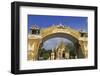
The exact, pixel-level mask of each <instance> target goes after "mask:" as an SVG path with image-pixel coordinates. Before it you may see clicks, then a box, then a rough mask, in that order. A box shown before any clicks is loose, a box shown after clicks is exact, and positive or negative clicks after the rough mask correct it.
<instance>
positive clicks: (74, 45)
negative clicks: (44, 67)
mask: <svg viewBox="0 0 100 76" xmlns="http://www.w3.org/2000/svg"><path fill="white" fill-rule="evenodd" d="M54 38H55V39H56V38H60V39H61V40H65V41H66V40H67V41H69V42H70V43H67V46H69V47H70V48H69V49H72V50H73V51H72V50H71V51H69V52H70V54H69V55H70V57H69V58H72V59H73V58H74V59H75V58H84V54H83V52H82V49H81V47H80V44H79V41H78V39H76V38H75V37H73V36H71V35H70V34H66V33H53V34H50V35H47V36H45V37H44V38H43V39H42V43H41V44H40V47H39V51H38V59H39V60H42V59H43V58H42V56H41V48H42V50H45V49H44V48H43V46H44V43H45V42H47V41H48V40H50V39H54ZM61 40H60V41H61ZM52 43H53V42H52ZM70 45H71V46H70ZM65 46H66V45H65ZM53 49H54V48H53ZM48 50H49V54H47V55H49V56H50V53H51V51H52V49H48Z"/></svg>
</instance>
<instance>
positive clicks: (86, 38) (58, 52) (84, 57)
mask: <svg viewBox="0 0 100 76" xmlns="http://www.w3.org/2000/svg"><path fill="white" fill-rule="evenodd" d="M97 67H98V62H97V7H96V6H80V5H63V4H49V3H31V2H16V1H15V2H12V3H11V73H13V74H26V73H44V72H59V71H73V70H87V69H97Z"/></svg>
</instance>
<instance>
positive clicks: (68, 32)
mask: <svg viewBox="0 0 100 76" xmlns="http://www.w3.org/2000/svg"><path fill="white" fill-rule="evenodd" d="M30 30H31V32H30V33H29V34H28V60H37V59H38V52H39V47H40V46H41V45H42V43H43V42H45V41H46V40H48V39H50V38H54V37H63V38H67V39H68V40H70V41H72V42H73V43H74V45H75V47H76V52H77V58H86V57H87V56H88V50H87V33H85V32H80V31H77V30H74V29H72V28H70V27H65V26H63V25H61V24H60V25H52V26H51V27H48V28H43V29H39V28H38V27H31V28H30Z"/></svg>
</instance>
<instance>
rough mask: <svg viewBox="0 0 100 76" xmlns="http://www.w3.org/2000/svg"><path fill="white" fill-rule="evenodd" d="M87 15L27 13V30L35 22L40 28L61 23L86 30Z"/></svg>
mask: <svg viewBox="0 0 100 76" xmlns="http://www.w3.org/2000/svg"><path fill="white" fill-rule="evenodd" d="M87 19H88V18H87V17H77V16H51V15H28V30H29V27H31V26H32V25H34V24H36V25H38V26H39V27H40V28H44V27H48V26H51V25H53V24H62V25H64V26H69V27H71V28H74V29H76V30H80V29H82V30H84V31H87V29H88V28H87V26H88V23H87Z"/></svg>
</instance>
